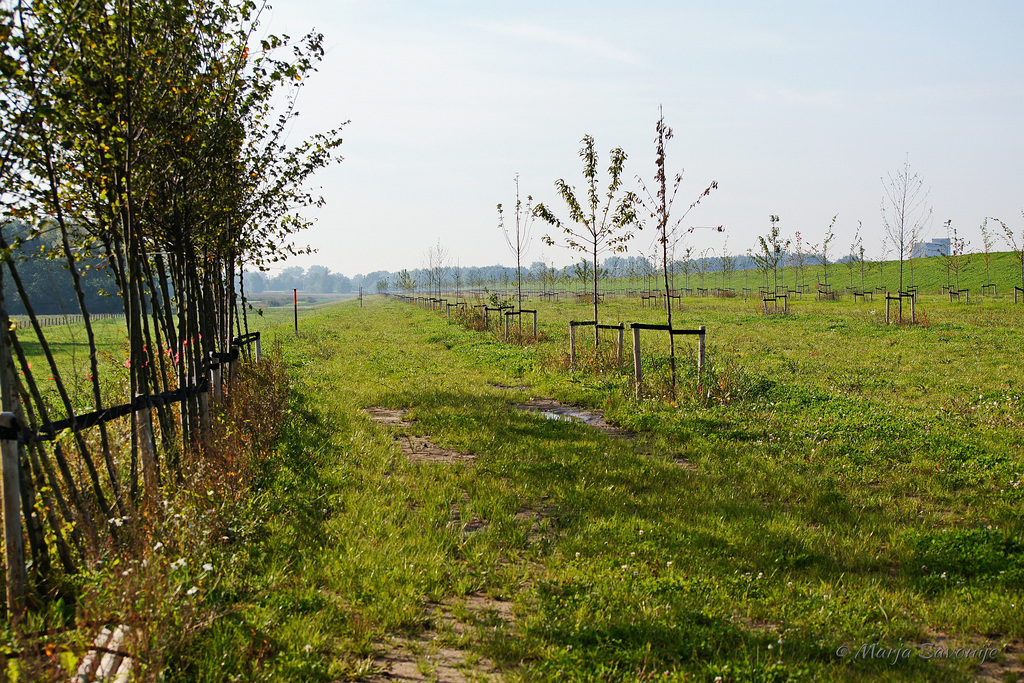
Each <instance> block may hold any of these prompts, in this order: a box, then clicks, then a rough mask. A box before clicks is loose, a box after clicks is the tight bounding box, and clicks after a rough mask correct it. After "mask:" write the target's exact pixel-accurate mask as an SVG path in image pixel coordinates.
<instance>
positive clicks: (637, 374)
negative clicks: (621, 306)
mask: <svg viewBox="0 0 1024 683" xmlns="http://www.w3.org/2000/svg"><path fill="white" fill-rule="evenodd" d="M633 377H634V378H635V379H636V397H637V399H638V400H639V398H640V385H641V384H642V383H643V379H644V377H643V369H642V367H641V365H640V328H639V327H634V328H633Z"/></svg>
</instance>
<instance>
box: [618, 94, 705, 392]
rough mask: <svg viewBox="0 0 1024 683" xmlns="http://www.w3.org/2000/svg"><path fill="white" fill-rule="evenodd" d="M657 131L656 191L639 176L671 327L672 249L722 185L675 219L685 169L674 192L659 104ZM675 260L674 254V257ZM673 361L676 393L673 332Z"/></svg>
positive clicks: (668, 135)
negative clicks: (690, 216) (691, 215)
mask: <svg viewBox="0 0 1024 683" xmlns="http://www.w3.org/2000/svg"><path fill="white" fill-rule="evenodd" d="M654 129H655V132H656V135H655V138H654V153H655V156H654V188H655V189H654V193H653V194H652V193H651V191H650V190H648V189H647V186H646V185H645V184H644V182H643V180H642V179H641V178H640V177H639V176H637V181H638V182H639V183H640V189H641V192H642V193H643V195H642V197H641V198H640V200H639V201H640V204H641V206H642V207H643V209H644V211H645V212H646V213H647V215H648V216H649V217H650V218H651V219H652V220H653V221H654V222H655V226H656V228H657V241H658V243H659V244H660V245H661V256H662V258H661V263H662V275H663V277H664V284H665V317H666V318H667V319H668V327H669V329H670V330H671V329H672V297H671V294H672V287H671V285H670V282H669V269H670V266H669V262H670V259H669V252H670V251H671V252H673V254H674V252H675V245H676V244H677V243H678V242H679V239H680V236H681V232H680V226H681V224H682V222H683V220H685V219H686V216H687V215H688V214H689V213H690V211H692V210H693V209H694V208H695V207H696V206H697V205H699V204H700V202H701V200H702V199H703V198H704V197H707V196H708V195H710V194H711V191H712V190H714V189H716V188H717V187H718V182H717V181H712V183H711V184H710V185H709V186H708V187H707V188H705V189H704V191H703V192H701V193H700V195H698V196H697V198H696V199H695V200H694V201H693V202H691V203H690V206H689V207H687V209H686V210H685V211H683V212H682V214H681V215H679V216H677V217H676V218H675V220H673V217H672V206H673V204H674V203H675V200H676V195H677V194H678V192H679V186H680V185H681V184H682V182H683V172H682V171H679V172H678V173H676V175H675V180H674V181H673V183H672V190H671V193H670V192H669V188H668V174H667V172H666V168H665V167H666V165H667V164H666V159H665V156H666V152H665V144H666V143H667V142H668V141H669V140H671V139H672V136H673V134H672V129H671V128H669V127H668V126H667V125H665V115H664V112H663V111H662V109H661V107H658V122H657V124H656V125H655V127H654ZM716 230H717V231H719V232H721V231H722V230H723V228H722V227H721V226H719V227H718V228H716ZM692 231H693V228H690V229H689V230H688V231H687V232H692ZM690 253H691V250H687V253H686V262H687V263H686V265H684V268H688V264H689V260H690ZM672 260H673V261H674V258H673V259H672ZM669 363H670V365H671V372H672V393H673V395H674V394H675V389H676V347H675V340H674V335H672V334H669Z"/></svg>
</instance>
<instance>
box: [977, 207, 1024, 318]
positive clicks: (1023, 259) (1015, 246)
mask: <svg viewBox="0 0 1024 683" xmlns="http://www.w3.org/2000/svg"><path fill="white" fill-rule="evenodd" d="M1021 216H1022V217H1024V211H1021ZM985 220H988V219H987V218H986V219H985ZM992 220H994V221H995V222H996V223H998V224H999V225H1001V226H1002V228H1003V235H1004V236H1005V238H1006V243H1007V244H1008V245H1010V249H1012V250H1013V253H1014V255H1015V256H1016V257H1017V263H1018V264H1020V287H1014V295H1013V302H1014V303H1017V294H1016V292H1017V290H1018V289H1019V290H1020V291H1021V293H1022V294H1024V234H1022V235H1021V241H1020V242H1017V238H1016V237H1015V236H1014V234H1013V230H1011V229H1010V226H1008V225H1007V224H1006V223H1004V222H1002V221H1001V220H999V219H998V218H993V219H992Z"/></svg>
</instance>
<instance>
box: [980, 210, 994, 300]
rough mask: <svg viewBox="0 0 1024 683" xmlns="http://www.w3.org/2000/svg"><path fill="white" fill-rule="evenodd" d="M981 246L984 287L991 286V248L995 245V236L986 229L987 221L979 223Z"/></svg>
mask: <svg viewBox="0 0 1024 683" xmlns="http://www.w3.org/2000/svg"><path fill="white" fill-rule="evenodd" d="M981 244H982V246H983V247H984V251H983V252H982V258H983V259H984V260H985V285H986V286H989V285H991V284H992V247H994V246H995V245H996V236H995V235H994V234H993V233H992V230H991V229H990V228H989V227H988V219H987V218H986V219H985V220H983V221H982V222H981Z"/></svg>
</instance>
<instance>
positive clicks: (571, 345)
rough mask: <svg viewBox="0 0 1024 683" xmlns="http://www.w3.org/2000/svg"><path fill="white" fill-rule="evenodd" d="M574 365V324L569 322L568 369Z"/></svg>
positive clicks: (573, 367)
mask: <svg viewBox="0 0 1024 683" xmlns="http://www.w3.org/2000/svg"><path fill="white" fill-rule="evenodd" d="M575 367H576V326H575V325H573V324H572V323H569V369H570V370H572V369H575Z"/></svg>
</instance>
